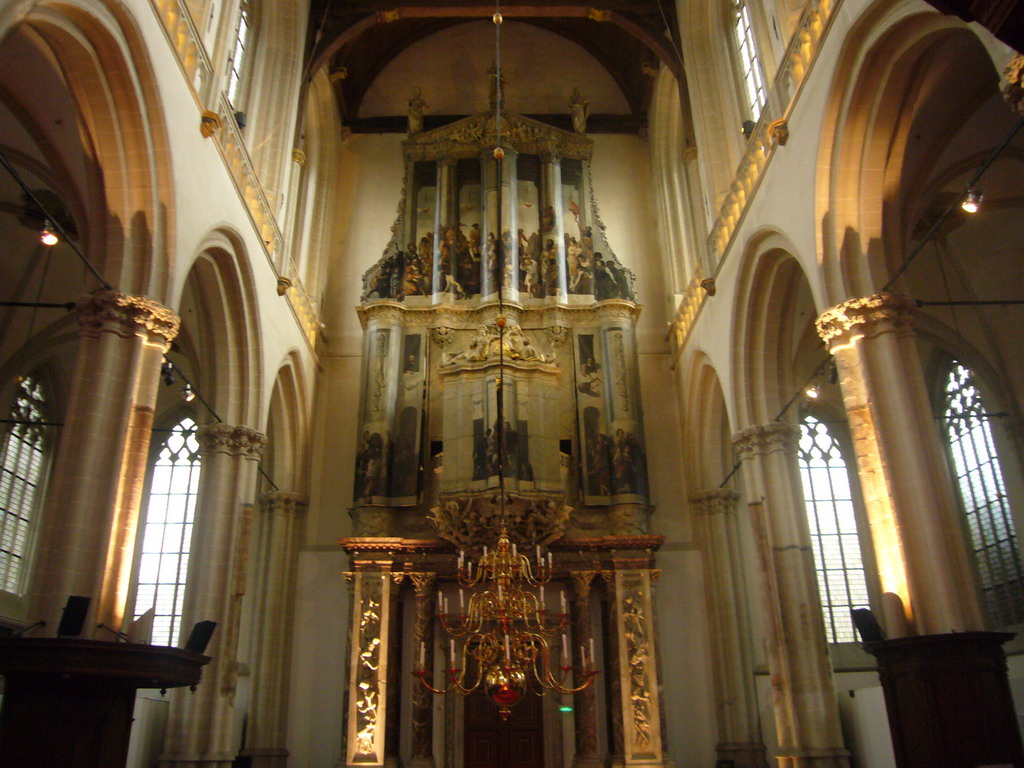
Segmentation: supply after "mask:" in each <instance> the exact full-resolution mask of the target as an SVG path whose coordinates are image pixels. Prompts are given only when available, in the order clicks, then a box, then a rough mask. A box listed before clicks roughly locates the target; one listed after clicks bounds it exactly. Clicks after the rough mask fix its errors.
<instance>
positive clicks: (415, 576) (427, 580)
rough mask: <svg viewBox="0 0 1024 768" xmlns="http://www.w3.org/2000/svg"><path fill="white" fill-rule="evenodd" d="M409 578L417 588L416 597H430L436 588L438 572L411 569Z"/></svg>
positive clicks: (414, 587) (415, 588)
mask: <svg viewBox="0 0 1024 768" xmlns="http://www.w3.org/2000/svg"><path fill="white" fill-rule="evenodd" d="M409 580H410V581H411V582H412V586H413V589H414V590H416V597H429V596H430V593H431V592H432V591H433V589H434V582H435V581H437V574H436V573H433V572H431V571H411V572H410V573H409Z"/></svg>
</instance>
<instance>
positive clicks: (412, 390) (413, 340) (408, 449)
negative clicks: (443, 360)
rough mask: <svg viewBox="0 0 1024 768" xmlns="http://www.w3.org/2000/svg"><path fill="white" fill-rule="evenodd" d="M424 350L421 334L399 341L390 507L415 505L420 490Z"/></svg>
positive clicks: (389, 487) (390, 476) (424, 378)
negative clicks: (400, 362) (400, 380)
mask: <svg viewBox="0 0 1024 768" xmlns="http://www.w3.org/2000/svg"><path fill="white" fill-rule="evenodd" d="M426 347H427V344H426V336H425V334H424V333H423V332H417V333H406V334H405V336H404V339H403V342H402V385H401V389H400V390H399V391H398V402H397V403H396V406H395V418H394V428H393V430H392V435H393V438H392V447H391V451H390V459H391V460H390V464H389V467H390V471H389V473H388V496H389V504H390V505H392V506H408V505H412V504H415V503H416V498H417V494H418V491H419V481H420V471H419V470H420V466H421V464H422V462H421V456H420V454H421V451H422V432H421V428H422V424H423V414H422V409H423V389H424V386H425V385H426V370H427V361H426Z"/></svg>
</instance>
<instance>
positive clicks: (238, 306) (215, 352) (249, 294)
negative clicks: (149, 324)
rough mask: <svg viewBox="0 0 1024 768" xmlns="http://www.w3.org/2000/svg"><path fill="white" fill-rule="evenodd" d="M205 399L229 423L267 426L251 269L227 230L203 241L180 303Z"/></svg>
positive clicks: (235, 238) (237, 240)
mask: <svg viewBox="0 0 1024 768" xmlns="http://www.w3.org/2000/svg"><path fill="white" fill-rule="evenodd" d="M177 306H178V307H179V314H180V315H181V316H182V326H183V328H185V329H186V332H187V335H188V337H189V338H191V339H192V341H193V343H194V344H195V350H196V351H195V360H194V363H195V365H196V369H197V371H196V375H197V377H198V386H199V390H200V391H201V392H202V393H203V397H204V399H205V400H206V401H207V402H208V403H209V404H210V406H211V407H212V408H213V409H214V410H215V411H216V412H217V415H218V416H219V417H220V418H221V419H222V420H223V421H224V422H225V423H227V424H232V425H242V426H253V425H258V424H261V423H262V420H261V418H260V415H261V410H262V404H261V402H260V399H259V393H260V392H261V391H262V387H261V381H262V379H261V371H262V348H261V346H260V342H259V339H260V338H262V337H261V336H260V327H259V311H258V301H257V298H256V290H255V285H254V281H253V275H252V271H251V265H250V261H249V257H248V254H247V253H246V250H245V246H244V244H243V242H242V238H241V236H240V235H239V234H238V233H237V232H236V231H234V230H233V229H230V228H228V227H226V226H224V227H219V228H217V229H214V230H212V231H211V232H210V233H209V234H207V235H206V237H204V238H203V239H202V241H201V244H200V247H199V248H198V250H197V253H196V256H195V258H194V260H193V261H192V265H191V268H190V270H189V272H188V276H187V277H186V278H185V282H184V286H183V288H182V294H181V296H180V297H179V301H178V303H177Z"/></svg>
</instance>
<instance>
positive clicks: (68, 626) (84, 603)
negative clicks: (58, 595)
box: [57, 595, 92, 637]
mask: <svg viewBox="0 0 1024 768" xmlns="http://www.w3.org/2000/svg"><path fill="white" fill-rule="evenodd" d="M91 602H92V598H91V597H83V596H82V595H71V596H70V597H69V598H68V602H67V604H66V605H65V606H64V612H63V613H62V614H61V616H60V626H58V627H57V637H78V636H79V635H80V634H82V627H83V626H84V625H85V614H87V613H88V612H89V603H91Z"/></svg>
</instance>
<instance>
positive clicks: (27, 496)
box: [0, 376, 49, 594]
mask: <svg viewBox="0 0 1024 768" xmlns="http://www.w3.org/2000/svg"><path fill="white" fill-rule="evenodd" d="M8 413H9V415H8V418H9V419H10V420H11V421H12V422H15V423H14V424H12V425H11V429H10V431H9V432H8V433H7V436H6V438H4V440H3V444H2V446H0V452H2V453H0V513H2V519H0V590H2V591H4V592H9V593H12V594H20V593H22V592H23V591H24V585H25V576H26V573H25V567H24V566H25V561H26V557H27V555H28V548H29V544H30V542H31V538H32V532H33V530H34V528H35V525H36V519H37V515H38V511H39V504H40V502H41V501H42V499H41V493H40V486H41V484H42V482H43V478H44V477H45V475H46V459H47V453H48V450H47V449H48V447H49V445H48V444H49V441H48V439H47V437H48V435H47V434H46V431H47V430H46V427H43V426H39V425H38V424H26V423H24V422H40V421H44V420H45V414H46V393H45V391H44V390H43V385H42V384H41V383H40V381H39V380H38V379H37V378H35V377H33V376H26V377H24V378H22V379H21V380H20V381H19V382H18V391H17V393H16V394H15V396H14V402H13V403H12V404H11V409H10V411H9V412H8Z"/></svg>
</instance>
